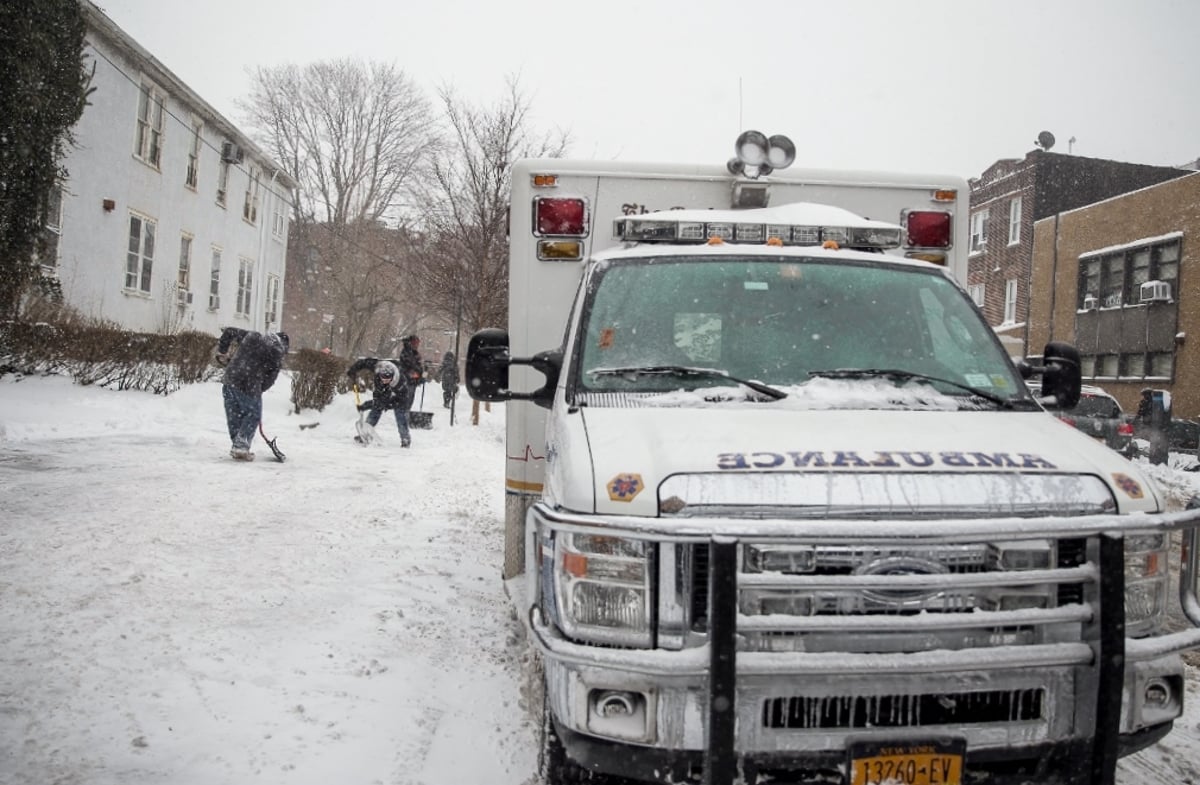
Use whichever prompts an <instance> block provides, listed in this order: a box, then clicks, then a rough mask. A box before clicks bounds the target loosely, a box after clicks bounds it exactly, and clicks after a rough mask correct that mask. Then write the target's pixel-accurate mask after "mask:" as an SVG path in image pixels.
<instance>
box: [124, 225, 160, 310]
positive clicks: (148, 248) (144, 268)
mask: <svg viewBox="0 0 1200 785" xmlns="http://www.w3.org/2000/svg"><path fill="white" fill-rule="evenodd" d="M155 229H156V224H155V223H154V221H153V220H151V219H149V218H147V217H145V216H142V215H137V214H136V213H130V214H129V248H128V251H127V252H126V254H125V288H126V289H132V290H135V291H140V292H145V293H146V294H149V293H150V276H151V274H152V273H153V270H154V232H155Z"/></svg>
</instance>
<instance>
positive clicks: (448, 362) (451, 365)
mask: <svg viewBox="0 0 1200 785" xmlns="http://www.w3.org/2000/svg"><path fill="white" fill-rule="evenodd" d="M441 381H442V386H443V387H456V386H458V361H457V360H455V359H454V352H446V356H445V357H443V358H442V375H441Z"/></svg>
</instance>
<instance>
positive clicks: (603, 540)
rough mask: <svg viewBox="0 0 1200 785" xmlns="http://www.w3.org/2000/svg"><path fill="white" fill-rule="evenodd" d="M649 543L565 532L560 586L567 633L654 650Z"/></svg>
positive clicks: (558, 545) (557, 566)
mask: <svg viewBox="0 0 1200 785" xmlns="http://www.w3.org/2000/svg"><path fill="white" fill-rule="evenodd" d="M647 553H648V549H647V545H646V543H645V542H642V541H640V540H628V539H624V538H621V537H607V536H604V537H602V536H596V535H585V534H567V533H563V532H560V533H559V534H558V535H557V536H556V537H555V545H554V588H555V592H554V595H555V602H556V607H557V609H558V620H559V622H560V623H561V624H562V627H563V630H564V631H565V632H566V633H567V634H568V635H569V636H571V637H573V638H578V639H580V640H587V641H594V642H597V643H609V644H613V645H616V646H631V647H642V648H648V647H649V646H650V643H651V635H650V632H651V630H650V568H649V559H648V555H647Z"/></svg>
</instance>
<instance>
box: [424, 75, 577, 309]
mask: <svg viewBox="0 0 1200 785" xmlns="http://www.w3.org/2000/svg"><path fill="white" fill-rule="evenodd" d="M507 88H508V89H507V93H506V94H505V96H504V97H503V98H502V99H501V100H500V101H498V102H496V103H495V104H493V105H491V106H483V107H477V106H471V105H469V104H467V103H466V102H464V101H463V100H462V99H460V98H459V97H458V96H457V95H456V94H455V92H454V91H453V89H451V88H449V87H444V88H442V89H441V90H440V91H439V96H440V98H441V103H442V107H443V110H444V113H445V120H446V124H447V126H448V140H447V143H446V150H445V151H444V154H443V155H441V156H440V157H438V158H437V159H435V160H434V161H433V162H432V164H431V169H432V177H431V178H430V180H429V181H428V185H427V189H426V191H425V192H424V197H423V198H422V200H421V202H422V205H423V207H422V216H421V219H420V220H421V225H422V227H423V230H424V232H423V234H422V235H421V238H420V239H421V242H420V243H419V244H417V245H416V246H415V251H416V253H417V255H418V256H419V257H420V259H421V261H422V263H421V264H420V265H419V267H418V268H416V269H418V270H419V271H420V272H419V275H420V279H421V287H420V288H421V291H422V293H423V297H424V300H425V302H426V303H427V304H428V305H429V307H430V308H431V309H433V310H435V311H437V312H438V313H439V314H440V315H442V317H443V318H444V319H445V320H446V322H447V323H449V324H453V323H454V322H455V321H456V320H458V319H459V317H461V321H462V327H463V329H464V330H465V331H467V332H470V331H472V330H476V329H478V328H480V327H484V326H488V325H498V324H505V323H506V321H507V314H508V243H507V240H506V230H507V220H508V202H509V198H510V195H511V191H512V163H513V162H514V161H516V160H518V159H521V158H538V157H557V156H561V155H562V154H563V152H564V151H565V150H566V148H567V146H568V144H569V142H570V139H569V135H568V134H567V133H566V132H565V131H561V130H558V131H555V132H549V133H539V132H537V131H535V130H533V129H532V128H531V127H530V126H531V118H530V103H529V101H528V99H527V98H526V97H525V95H524V94H523V92H522V90H521V87H520V85H519V82H518V79H517V78H515V77H509V79H508V80H507Z"/></svg>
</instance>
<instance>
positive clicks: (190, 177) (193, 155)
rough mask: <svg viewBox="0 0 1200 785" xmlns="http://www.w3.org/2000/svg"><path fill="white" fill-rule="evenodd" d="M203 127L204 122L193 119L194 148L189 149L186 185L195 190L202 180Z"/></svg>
mask: <svg viewBox="0 0 1200 785" xmlns="http://www.w3.org/2000/svg"><path fill="white" fill-rule="evenodd" d="M203 129H204V123H202V122H200V121H199V120H192V149H191V150H189V151H188V165H187V178H186V179H185V180H184V185H186V186H187V187H188V188H191V189H192V190H193V191H194V190H196V185H197V184H198V183H199V182H200V145H201V143H202V139H201V136H200V132H201V131H202V130H203Z"/></svg>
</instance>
